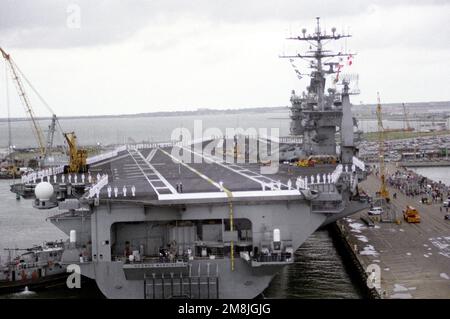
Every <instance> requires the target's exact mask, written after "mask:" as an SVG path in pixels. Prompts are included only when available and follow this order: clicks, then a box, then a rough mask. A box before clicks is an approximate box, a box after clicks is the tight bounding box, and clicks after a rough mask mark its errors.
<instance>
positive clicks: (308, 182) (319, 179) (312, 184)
mask: <svg viewBox="0 0 450 319" xmlns="http://www.w3.org/2000/svg"><path fill="white" fill-rule="evenodd" d="M336 181H337V180H334V179H333V173H328V174H325V173H324V174H317V175H311V176H299V177H297V180H296V181H295V186H296V188H297V189H299V190H300V189H311V188H317V187H318V186H317V185H331V184H335V183H336Z"/></svg>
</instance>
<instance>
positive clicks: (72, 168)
mask: <svg viewBox="0 0 450 319" xmlns="http://www.w3.org/2000/svg"><path fill="white" fill-rule="evenodd" d="M64 137H65V138H66V141H67V144H68V146H69V165H68V166H67V172H68V173H85V172H87V170H88V165H87V164H86V159H87V150H82V149H78V146H77V136H76V135H75V132H70V133H64Z"/></svg>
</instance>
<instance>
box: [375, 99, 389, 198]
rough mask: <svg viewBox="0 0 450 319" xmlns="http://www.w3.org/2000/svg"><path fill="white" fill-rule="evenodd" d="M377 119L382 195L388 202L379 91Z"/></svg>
mask: <svg viewBox="0 0 450 319" xmlns="http://www.w3.org/2000/svg"><path fill="white" fill-rule="evenodd" d="M377 101H378V104H377V119H378V153H379V159H380V179H381V186H380V190H379V193H380V197H381V198H382V199H385V200H386V202H389V200H390V197H389V191H388V189H387V187H386V175H385V174H386V172H385V171H386V168H385V164H384V127H383V116H382V110H381V102H380V93H377Z"/></svg>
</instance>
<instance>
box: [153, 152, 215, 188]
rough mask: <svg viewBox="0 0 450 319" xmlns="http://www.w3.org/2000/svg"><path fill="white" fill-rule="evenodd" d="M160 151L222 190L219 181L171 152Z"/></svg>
mask: <svg viewBox="0 0 450 319" xmlns="http://www.w3.org/2000/svg"><path fill="white" fill-rule="evenodd" d="M160 151H161V152H163V153H164V154H166V155H167V156H169V157H170V158H172V160H174V161H175V162H177V163H179V164H181V165H183V166H184V167H186V168H187V169H189V170H190V171H192V172H194V173H195V174H197V175H198V176H200V177H201V178H203V179H204V180H206V181H207V182H209V183H210V184H212V185H214V186H215V187H217V188H218V189H220V190H224V189H223V187H222V186H220V184H219V183H217V182H215V181H214V180H212V179H211V178H210V177H208V176H206V175H205V174H203V173H201V172H199V171H197V170H196V169H195V168H193V167H191V166H189V165H187V164H186V163H184V162H183V161H181V160H179V159H178V158H176V157H175V156H173V155H172V154H170V153H168V152H166V151H164V150H162V149H160Z"/></svg>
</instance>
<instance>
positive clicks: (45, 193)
mask: <svg viewBox="0 0 450 319" xmlns="http://www.w3.org/2000/svg"><path fill="white" fill-rule="evenodd" d="M34 194H35V195H36V198H37V199H39V200H42V201H44V200H50V197H52V195H53V186H52V184H50V183H49V182H40V183H39V184H37V185H36V188H35V189H34Z"/></svg>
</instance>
